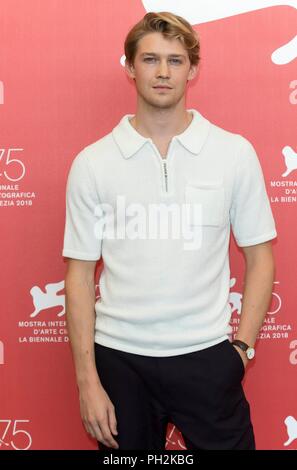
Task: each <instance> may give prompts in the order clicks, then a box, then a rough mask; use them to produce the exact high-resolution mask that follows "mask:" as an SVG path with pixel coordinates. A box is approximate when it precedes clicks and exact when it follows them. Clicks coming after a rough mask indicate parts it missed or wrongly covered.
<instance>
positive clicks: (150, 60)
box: [144, 57, 156, 62]
mask: <svg viewBox="0 0 297 470" xmlns="http://www.w3.org/2000/svg"><path fill="white" fill-rule="evenodd" d="M154 60H156V59H155V57H146V58H145V59H144V62H152V61H154Z"/></svg>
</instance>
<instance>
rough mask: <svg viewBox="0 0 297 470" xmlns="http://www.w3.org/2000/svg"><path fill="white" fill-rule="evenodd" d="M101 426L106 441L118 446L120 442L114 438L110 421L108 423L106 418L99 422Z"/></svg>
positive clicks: (110, 444)
mask: <svg viewBox="0 0 297 470" xmlns="http://www.w3.org/2000/svg"><path fill="white" fill-rule="evenodd" d="M99 426H100V430H101V432H102V435H103V438H104V440H105V441H107V442H108V443H109V446H110V447H115V448H118V443H117V442H116V441H115V440H114V438H113V437H112V434H111V432H110V429H109V423H108V421H107V419H106V420H104V421H103V422H102V421H101V422H100V423H99Z"/></svg>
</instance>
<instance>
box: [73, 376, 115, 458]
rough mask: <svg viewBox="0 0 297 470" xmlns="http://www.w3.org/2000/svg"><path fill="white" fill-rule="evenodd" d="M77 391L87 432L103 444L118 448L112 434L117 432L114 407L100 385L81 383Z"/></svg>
mask: <svg viewBox="0 0 297 470" xmlns="http://www.w3.org/2000/svg"><path fill="white" fill-rule="evenodd" d="M79 392H80V394H79V400H80V410H81V417H82V420H83V423H84V426H85V429H86V431H87V433H89V434H90V435H91V436H92V437H94V438H95V439H97V441H99V442H102V444H104V445H105V446H107V447H112V448H114V449H118V448H119V445H118V443H117V442H116V441H115V439H114V438H113V436H112V434H117V429H116V426H117V422H116V417H115V409H114V406H113V404H112V402H111V401H110V398H109V396H108V395H107V393H106V391H105V390H104V388H103V387H102V385H100V383H93V384H92V385H90V384H87V385H83V386H81V387H80V390H79Z"/></svg>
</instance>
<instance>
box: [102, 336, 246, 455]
mask: <svg viewBox="0 0 297 470" xmlns="http://www.w3.org/2000/svg"><path fill="white" fill-rule="evenodd" d="M95 358H96V367H97V371H98V375H99V377H100V380H101V383H102V385H103V387H104V388H105V390H106V392H107V393H108V395H109V398H110V399H111V401H112V403H113V405H114V407H115V415H116V419H117V430H118V435H116V436H114V438H115V440H116V441H117V442H118V444H119V449H111V448H110V447H106V446H105V445H103V444H102V443H100V442H98V446H99V449H102V450H112V451H116V450H121V449H123V450H124V449H125V450H128V449H129V450H140V449H142V450H143V449H145V450H165V443H166V431H167V424H168V422H170V423H172V424H174V425H175V426H176V427H177V428H178V430H179V431H180V432H181V434H182V436H183V439H184V442H185V445H186V447H187V449H188V450H232V449H233V450H236V449H238V450H239V449H245V450H254V449H255V440H254V432H253V426H252V423H251V419H250V407H249V403H248V401H247V399H246V397H245V394H244V390H243V388H242V384H241V382H242V379H243V377H244V373H245V369H244V365H243V362H242V359H241V357H240V355H239V353H238V352H237V351H236V349H235V348H234V346H232V344H231V343H230V342H229V340H225V341H222V342H221V343H219V344H217V345H215V346H211V347H209V348H206V349H204V350H202V351H195V352H191V353H187V354H181V355H177V356H167V357H152V356H143V355H139V354H132V353H128V352H124V351H120V350H117V349H113V348H109V347H106V346H102V345H100V344H97V343H95Z"/></svg>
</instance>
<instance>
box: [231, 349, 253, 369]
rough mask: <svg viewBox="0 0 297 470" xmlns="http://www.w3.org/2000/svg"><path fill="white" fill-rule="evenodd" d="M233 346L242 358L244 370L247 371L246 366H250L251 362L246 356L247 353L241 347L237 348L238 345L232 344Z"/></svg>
mask: <svg viewBox="0 0 297 470" xmlns="http://www.w3.org/2000/svg"><path fill="white" fill-rule="evenodd" d="M232 346H233V347H234V348H235V349H236V350H237V352H238V354H239V355H240V356H241V359H242V362H243V365H244V368H245V369H246V366H247V365H248V362H249V360H248V358H247V356H246V353H245V352H244V351H243V350H242V349H241V348H240V347H239V346H236V344H232Z"/></svg>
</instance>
